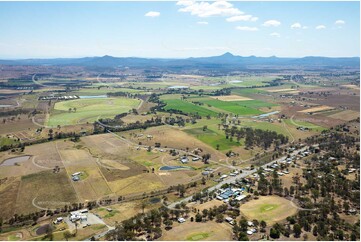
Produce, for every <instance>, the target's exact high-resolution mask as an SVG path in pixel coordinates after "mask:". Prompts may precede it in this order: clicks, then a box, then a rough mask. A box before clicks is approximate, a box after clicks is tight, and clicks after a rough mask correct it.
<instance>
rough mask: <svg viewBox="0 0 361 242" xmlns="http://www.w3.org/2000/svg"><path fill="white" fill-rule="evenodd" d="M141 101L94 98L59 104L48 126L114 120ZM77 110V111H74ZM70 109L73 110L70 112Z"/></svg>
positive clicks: (56, 105)
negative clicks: (116, 116)
mask: <svg viewBox="0 0 361 242" xmlns="http://www.w3.org/2000/svg"><path fill="white" fill-rule="evenodd" d="M139 103H140V100H137V99H130V98H123V97H121V98H94V99H76V100H71V101H63V102H57V103H56V104H55V106H54V110H53V111H52V113H51V114H50V118H49V120H48V122H47V125H48V126H52V127H54V126H57V125H73V124H78V123H86V122H94V121H96V120H98V119H99V118H113V117H114V116H115V115H117V114H121V113H124V112H128V111H129V110H131V109H132V108H136V107H137V106H138V105H139ZM74 108H76V111H74V110H73V109H74ZM69 109H72V110H71V111H69Z"/></svg>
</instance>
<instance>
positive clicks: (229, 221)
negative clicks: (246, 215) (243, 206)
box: [225, 217, 234, 225]
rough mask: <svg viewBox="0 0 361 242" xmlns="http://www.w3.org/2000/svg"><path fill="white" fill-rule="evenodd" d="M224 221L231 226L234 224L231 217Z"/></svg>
mask: <svg viewBox="0 0 361 242" xmlns="http://www.w3.org/2000/svg"><path fill="white" fill-rule="evenodd" d="M225 220H226V221H227V223H229V224H231V225H233V224H234V221H233V218H231V217H226V218H225Z"/></svg>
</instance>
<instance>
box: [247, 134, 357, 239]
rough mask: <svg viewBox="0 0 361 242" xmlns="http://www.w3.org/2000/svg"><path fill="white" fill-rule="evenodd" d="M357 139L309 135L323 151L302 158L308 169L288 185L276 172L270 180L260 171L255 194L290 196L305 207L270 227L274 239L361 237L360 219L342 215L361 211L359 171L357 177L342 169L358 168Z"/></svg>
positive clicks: (312, 142)
mask: <svg viewBox="0 0 361 242" xmlns="http://www.w3.org/2000/svg"><path fill="white" fill-rule="evenodd" d="M356 140H358V138H357V137H354V136H348V135H347V134H344V133H343V132H335V131H334V130H329V131H325V132H323V133H322V134H321V135H317V136H314V137H311V138H308V139H307V142H308V143H309V144H310V145H313V144H318V145H319V150H320V151H322V152H319V151H317V152H316V150H318V149H316V148H314V149H312V150H313V151H314V153H313V154H312V155H311V156H310V157H308V158H307V159H306V160H304V161H303V162H304V164H305V165H306V168H304V169H303V171H302V174H300V175H299V174H295V175H294V176H293V183H292V185H291V186H289V187H284V186H283V184H282V182H281V181H280V179H279V177H278V175H277V173H276V172H274V173H273V174H272V176H271V178H269V179H266V178H265V177H264V176H263V174H262V173H263V172H262V171H260V172H259V176H260V179H259V181H258V191H256V192H254V194H255V195H258V194H261V195H268V194H272V193H276V194H278V195H280V196H286V197H288V196H291V197H294V198H295V200H294V201H295V202H296V203H298V205H299V206H301V207H302V208H304V209H301V210H300V211H299V212H298V213H297V214H296V215H294V216H291V217H288V218H287V222H286V223H285V224H275V225H273V227H272V228H271V230H270V237H271V238H274V239H277V238H279V237H280V235H283V236H286V237H289V236H290V235H293V236H294V237H296V238H299V237H301V236H303V238H304V239H307V237H308V235H307V233H308V234H310V233H312V234H313V236H316V237H317V240H325V241H328V240H358V239H359V238H360V232H359V231H360V222H359V221H358V222H356V223H354V224H352V223H350V222H347V220H345V219H344V218H342V217H344V216H350V214H352V213H355V214H356V213H358V211H359V208H360V181H359V175H358V173H357V172H356V173H354V174H355V175H354V177H350V176H349V173H348V170H347V172H344V170H340V164H343V165H345V166H346V167H353V168H357V169H359V159H360V157H359V154H358V152H357V150H358V147H357V145H356V142H355V141H356ZM346 175H347V176H346ZM301 176H302V177H303V178H304V181H302V180H301ZM340 214H344V216H340ZM305 232H307V233H305Z"/></svg>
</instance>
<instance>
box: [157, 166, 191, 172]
mask: <svg viewBox="0 0 361 242" xmlns="http://www.w3.org/2000/svg"><path fill="white" fill-rule="evenodd" d="M192 169H193V168H192V167H189V166H162V167H161V168H160V169H159V170H161V171H172V170H192Z"/></svg>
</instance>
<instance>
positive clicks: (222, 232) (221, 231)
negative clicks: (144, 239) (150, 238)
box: [160, 221, 232, 241]
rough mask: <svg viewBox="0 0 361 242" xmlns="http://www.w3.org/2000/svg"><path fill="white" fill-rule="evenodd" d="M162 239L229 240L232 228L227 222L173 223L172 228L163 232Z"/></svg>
mask: <svg viewBox="0 0 361 242" xmlns="http://www.w3.org/2000/svg"><path fill="white" fill-rule="evenodd" d="M160 240H163V241H176V240H178V241H185V240H190V241H198V240H200V241H203V240H206V241H230V240H232V228H231V226H230V225H229V224H226V223H225V222H223V223H216V222H214V221H208V222H207V223H196V222H190V221H187V222H185V223H183V224H178V223H174V225H173V228H172V229H171V230H168V231H164V232H163V236H162V237H161V238H160Z"/></svg>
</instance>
